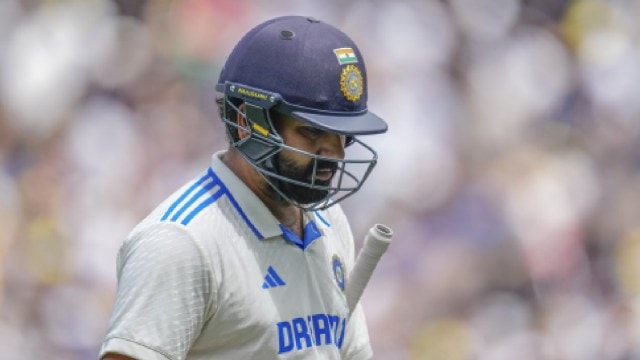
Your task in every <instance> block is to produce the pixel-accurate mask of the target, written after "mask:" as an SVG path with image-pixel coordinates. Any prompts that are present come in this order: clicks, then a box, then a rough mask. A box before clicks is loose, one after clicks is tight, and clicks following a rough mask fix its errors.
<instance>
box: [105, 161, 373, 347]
mask: <svg viewBox="0 0 640 360" xmlns="http://www.w3.org/2000/svg"><path fill="white" fill-rule="evenodd" d="M221 154H222V153H217V154H214V156H213V160H212V165H211V169H209V170H208V171H207V172H205V174H203V177H201V178H199V179H195V180H194V181H192V182H191V183H189V184H187V185H185V186H184V187H183V188H182V189H180V190H179V191H177V192H176V193H174V194H173V195H172V196H170V197H169V198H168V199H167V200H166V201H164V202H163V203H162V204H161V205H160V206H159V207H158V208H156V209H155V210H154V211H153V212H152V213H151V214H150V215H149V216H148V217H147V218H146V219H145V220H143V221H142V222H141V223H140V224H139V225H138V226H137V227H136V228H135V229H134V230H133V231H132V232H131V234H130V236H129V237H128V239H127V240H126V241H125V243H124V244H123V245H122V247H121V249H120V252H119V255H118V261H117V270H118V290H117V294H116V302H115V305H114V308H113V313H112V316H111V320H110V324H109V329H108V332H107V335H106V337H105V341H104V343H103V346H102V349H101V352H100V355H101V356H102V355H104V354H106V353H107V352H115V353H122V354H126V355H129V356H131V357H134V358H139V359H163V360H164V359H171V360H177V359H193V360H199V359H340V358H342V359H369V358H371V357H372V351H371V346H370V344H369V336H368V333H367V328H366V322H365V318H364V314H363V312H362V309H361V308H360V307H358V309H357V310H356V312H355V314H354V315H353V316H352V317H351V319H347V317H348V307H347V301H346V298H345V295H344V290H343V289H341V287H340V280H341V279H342V278H341V277H340V276H341V274H340V270H346V271H348V270H349V269H351V268H352V267H353V262H354V246H353V237H352V234H351V230H350V229H349V225H348V223H347V219H346V217H345V216H344V213H343V212H342V210H341V209H340V207H339V205H335V206H333V207H331V208H329V209H328V210H325V211H322V212H318V213H315V212H311V213H307V214H306V215H305V216H306V217H307V219H306V221H307V222H313V223H314V224H315V225H316V227H317V229H318V230H319V232H320V234H321V236H320V237H318V238H316V239H315V240H314V241H312V242H310V243H309V244H308V245H307V246H306V247H305V248H304V250H303V249H302V248H301V247H300V246H298V245H296V244H294V243H293V242H291V241H288V240H286V239H285V237H284V236H283V233H282V230H281V228H280V225H279V223H278V221H277V220H276V219H275V217H273V216H272V215H271V213H270V212H269V211H268V210H267V208H266V207H265V206H264V204H262V202H260V201H259V199H258V198H257V196H256V195H255V194H253V193H252V192H251V191H250V190H249V189H248V188H247V187H246V186H245V185H244V184H243V183H242V182H241V181H240V180H239V179H238V178H237V177H236V176H235V175H234V174H233V173H232V172H231V171H230V170H229V169H228V168H227V167H226V166H225V165H224V164H223V163H222V161H221V160H220V159H219V156H220V155H221ZM211 170H212V171H211ZM208 174H209V176H208ZM211 175H213V176H211ZM199 180H200V182H198V181H199ZM196 183H198V185H197V186H194V184H196ZM189 189H191V191H189ZM203 189H205V190H203ZM185 194H187V195H186V196H185ZM163 218H164V220H163ZM340 264H341V265H340ZM342 266H343V267H344V269H343V268H342ZM270 267H271V268H272V269H269V268H270ZM345 277H346V276H345ZM347 286H348V284H347ZM343 322H345V323H346V324H347V325H346V331H344V335H342V334H343V332H342V327H343V326H342V325H343ZM341 339H342V341H340V340H341ZM340 342H341V344H340V346H337V345H336V343H340Z"/></svg>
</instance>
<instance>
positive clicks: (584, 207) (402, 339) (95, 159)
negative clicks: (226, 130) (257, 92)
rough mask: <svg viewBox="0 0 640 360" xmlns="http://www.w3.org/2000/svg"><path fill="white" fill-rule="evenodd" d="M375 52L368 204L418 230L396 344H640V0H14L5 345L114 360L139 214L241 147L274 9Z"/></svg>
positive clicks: (3, 21)
mask: <svg viewBox="0 0 640 360" xmlns="http://www.w3.org/2000/svg"><path fill="white" fill-rule="evenodd" d="M284 14H302V15H312V16H314V17H316V18H319V19H323V20H325V21H327V22H329V23H332V24H334V25H336V26H338V27H340V28H342V29H343V30H344V31H345V32H347V33H348V34H350V35H351V37H353V38H354V39H355V40H356V42H357V43H358V44H359V46H360V48H361V50H362V52H363V54H364V56H365V59H366V61H367V67H368V72H369V77H370V78H369V81H370V89H369V91H370V102H369V106H370V108H371V109H372V110H374V111H376V112H377V113H378V114H380V115H381V116H382V117H384V118H385V119H386V120H387V121H388V122H389V127H390V131H389V132H388V134H386V135H383V136H375V137H371V138H369V139H367V140H368V141H369V142H370V143H371V144H372V145H373V146H374V147H375V148H376V149H378V150H379V156H380V162H379V165H378V167H377V168H376V170H375V171H374V173H373V175H372V177H371V178H370V180H369V182H368V183H367V184H366V185H365V187H364V188H363V190H362V191H361V192H360V193H358V194H357V195H355V196H353V197H352V198H350V199H348V200H347V201H346V202H345V203H344V207H345V210H346V211H347V212H348V214H349V215H350V216H351V219H352V221H353V230H354V233H355V235H356V238H357V241H358V243H357V246H360V244H361V240H362V238H363V237H364V234H365V232H366V230H367V229H368V227H369V226H370V225H371V224H373V223H376V222H382V223H385V224H387V225H389V226H391V227H392V228H393V229H394V230H395V234H396V235H395V238H394V244H392V246H391V248H390V250H389V251H388V253H387V254H386V256H385V258H383V260H382V263H381V264H380V265H379V268H378V270H377V272H376V274H375V275H374V278H373V280H372V282H371V283H370V286H369V288H368V289H367V291H366V292H365V294H364V298H363V303H364V306H365V309H366V312H367V314H368V319H369V326H370V333H371V340H372V344H373V348H374V351H375V352H376V354H377V357H376V358H379V359H438V360H440V359H446V360H449V359H453V360H455V359H483V360H489V359H491V360H498V359H520V360H523V359H553V360H556V359H557V360H563V359H567V360H568V359H575V360H588V359H594V360H595V359H598V360H601V359H615V360H624V359H637V358H640V340H639V339H640V302H639V299H640V298H639V297H638V294H639V293H640V226H639V225H640V222H639V221H638V216H639V214H640V201H638V200H639V199H640V173H639V168H640V147H639V146H638V138H639V131H640V128H639V125H640V124H639V119H640V61H639V60H640V52H639V47H638V38H639V36H640V23H638V22H637V19H638V17H639V16H640V2H638V1H635V0H627V1H623V0H611V1H596V0H574V1H560V0H558V1H553V0H546V1H544V0H535V1H534V0H531V1H520V0H448V1H436V0H400V1H383V0H378V1H376V0H368V1H365V0H359V1H356V0H354V1H347V0H332V1H312V0H306V1H300V0H295V1H294V0H271V1H257V0H254V1H252V0H183V1H180V2H178V1H168V0H154V1H148V2H146V1H140V0H131V1H126V0H122V1H113V2H110V1H108V0H90V1H38V0H23V1H20V0H3V1H1V2H0V265H1V266H0V358H1V359H41V358H47V359H94V358H95V357H96V353H97V351H98V349H99V346H100V342H101V339H102V336H103V335H104V332H105V327H106V323H107V320H108V316H109V313H110V309H111V305H112V301H113V295H114V290H115V285H116V284H115V261H114V260H115V255H116V251H117V248H118V246H119V244H120V242H121V241H122V240H123V239H124V237H125V236H126V234H127V232H128V231H129V230H130V229H131V227H132V226H133V225H134V224H135V223H136V222H137V221H138V220H139V219H140V218H141V217H142V216H143V215H144V214H146V213H147V212H148V211H149V210H150V209H151V208H152V207H153V206H155V205H156V204H157V202H158V201H159V200H160V199H162V198H164V197H165V196H166V195H167V194H169V193H170V192H171V191H173V190H174V189H175V188H176V187H177V186H178V185H180V184H182V183H183V182H184V181H185V180H186V179H189V178H191V177H192V176H193V175H194V174H196V173H197V172H198V171H200V170H201V169H202V168H203V167H204V166H207V165H208V163H209V157H210V154H211V153H212V152H213V151H214V150H216V149H220V148H222V147H224V146H226V143H225V138H224V135H223V133H222V126H221V124H220V123H219V121H218V118H217V115H216V113H215V106H214V102H213V101H212V100H213V99H212V96H213V95H212V83H213V82H214V81H215V79H216V76H217V73H218V71H219V67H220V64H221V63H223V61H224V57H225V56H226V54H228V52H229V51H230V50H231V47H232V46H233V44H234V43H235V42H236V41H237V40H238V39H239V37H240V36H241V35H242V34H243V33H244V32H245V31H246V30H248V28H249V27H251V26H253V25H255V24H256V23H257V22H259V21H262V20H264V19H266V18H268V17H272V16H276V15H284Z"/></svg>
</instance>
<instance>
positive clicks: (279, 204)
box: [222, 149, 304, 238]
mask: <svg viewBox="0 0 640 360" xmlns="http://www.w3.org/2000/svg"><path fill="white" fill-rule="evenodd" d="M222 162H223V163H224V164H225V165H227V167H228V168H229V169H230V170H231V171H233V173H234V174H235V175H236V176H237V177H238V178H240V180H242V182H244V183H245V185H247V187H249V189H251V191H253V193H254V194H256V195H257V196H258V198H260V200H261V201H262V202H263V203H264V204H265V206H266V207H267V208H268V209H269V211H271V213H272V214H273V216H274V217H275V218H276V219H278V221H280V223H281V224H282V225H284V226H286V227H287V228H289V229H290V230H292V231H293V232H294V233H296V235H298V237H300V238H302V237H303V233H304V230H303V229H304V220H303V216H302V209H300V208H298V207H297V206H294V205H292V204H291V203H289V202H287V201H284V200H282V199H274V197H273V193H272V192H271V191H270V189H269V185H268V184H266V182H265V180H264V178H263V177H262V175H260V174H259V173H258V171H257V170H256V169H254V168H253V167H252V166H251V165H250V164H249V163H247V161H246V160H245V159H244V158H243V157H242V155H240V154H239V153H238V152H237V150H235V149H229V150H228V151H227V152H226V153H225V154H224V155H223V156H222Z"/></svg>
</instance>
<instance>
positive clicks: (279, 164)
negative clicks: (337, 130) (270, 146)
mask: <svg viewBox="0 0 640 360" xmlns="http://www.w3.org/2000/svg"><path fill="white" fill-rule="evenodd" d="M316 162H317V165H316V170H320V169H330V170H331V171H332V172H333V173H334V174H335V172H336V169H337V168H338V164H337V163H336V162H333V161H324V160H316ZM313 163H314V161H313V160H311V161H310V162H309V164H307V165H299V164H297V163H295V162H294V161H293V160H292V159H289V158H287V157H286V155H283V154H282V153H279V154H278V155H277V158H276V161H275V164H274V165H275V169H276V172H277V173H278V174H279V175H281V176H283V177H285V178H289V179H292V180H295V181H299V182H302V183H307V184H309V185H308V186H302V185H297V184H293V183H290V182H287V181H284V180H278V181H277V182H276V184H277V185H278V188H279V190H280V191H282V193H283V194H284V195H285V196H287V197H288V198H289V199H291V200H293V201H295V202H296V203H298V204H303V205H307V204H313V203H316V202H320V201H322V200H324V199H325V198H326V197H327V196H328V195H329V190H326V189H316V188H315V186H320V187H327V186H329V185H331V180H332V179H329V180H319V179H315V183H314V187H312V185H311V179H312V176H313ZM332 178H333V177H332Z"/></svg>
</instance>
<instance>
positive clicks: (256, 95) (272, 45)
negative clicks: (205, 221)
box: [216, 16, 387, 210]
mask: <svg viewBox="0 0 640 360" xmlns="http://www.w3.org/2000/svg"><path fill="white" fill-rule="evenodd" d="M216 88H217V90H218V91H219V92H220V93H222V94H224V99H223V101H221V108H220V113H221V117H222V120H223V121H224V122H225V123H226V125H227V130H228V132H229V139H230V142H231V145H232V146H233V147H235V148H237V149H238V150H239V151H240V153H241V154H242V155H243V156H244V158H245V159H246V160H247V161H248V162H249V163H251V164H252V165H253V167H254V168H255V169H256V170H258V171H259V172H260V173H261V174H262V175H263V176H264V178H265V179H266V180H267V182H268V183H269V184H270V185H271V186H272V187H273V188H274V189H275V190H276V191H277V192H278V194H279V195H280V196H282V197H283V198H285V199H287V200H289V201H290V202H291V203H293V204H295V205H296V206H299V207H301V208H304V209H307V210H312V209H323V208H327V207H329V206H331V205H333V204H335V203H337V202H338V201H340V200H343V199H344V198H346V197H347V196H349V195H351V194H353V193H354V192H356V191H357V190H359V189H360V187H361V186H362V184H363V182H364V180H365V179H366V178H367V177H368V175H369V173H370V172H371V170H372V169H373V167H374V166H375V164H376V161H377V154H376V152H375V151H374V150H373V149H372V148H371V147H369V146H368V145H366V144H365V143H363V142H362V141H360V140H359V139H358V138H357V137H356V136H358V135H370V134H379V133H384V132H386V131H387V124H386V122H385V121H384V120H383V119H381V118H380V117H378V116H377V115H375V114H374V113H372V112H371V111H369V110H368V109H367V73H366V68H365V64H364V59H363V57H362V54H361V53H360V50H359V49H358V47H357V46H356V44H355V43H354V42H353V40H351V39H350V38H349V37H348V36H347V35H346V34H344V33H343V32H342V31H340V30H339V29H337V28H335V27H333V26H331V25H329V24H327V23H325V22H322V21H319V20H316V19H314V18H310V17H303V16H283V17H278V18H274V19H271V20H268V21H265V22H263V23H261V24H259V25H258V26H256V27H254V28H253V29H252V30H250V31H249V32H248V33H247V34H246V35H245V36H244V37H243V38H242V39H241V40H240V41H239V42H238V44H236V46H235V48H234V49H233V51H232V52H231V54H230V55H229V57H228V58H227V60H226V63H225V65H224V68H223V69H222V71H221V73H220V78H219V80H218V84H217V87H216ZM240 104H243V105H242V106H239V105H240ZM274 112H275V113H280V114H284V115H287V116H292V117H294V118H296V119H298V120H300V121H302V122H305V123H308V124H310V125H312V126H313V127H316V128H318V129H320V130H324V131H327V132H332V133H336V134H339V135H344V136H346V137H347V139H348V145H358V146H359V147H361V148H362V149H361V150H360V151H356V153H359V155H360V156H359V157H358V158H345V159H332V158H326V157H322V156H320V155H317V154H310V153H307V152H304V151H302V150H300V149H296V148H293V147H290V146H288V145H287V144H285V143H284V142H283V140H282V138H281V137H280V135H279V134H278V133H277V131H276V130H275V128H274V126H273V115H274ZM238 114H240V115H241V116H243V117H244V118H245V119H246V124H247V126H246V127H241V126H240V125H238V123H237V121H236V116H237V115H238ZM239 128H241V129H242V130H243V131H246V132H247V133H249V134H250V135H249V136H247V137H244V138H243V139H240V138H239V137H238V136H234V133H237V130H238V129H239ZM283 149H288V150H291V151H294V152H298V153H303V154H305V155H307V156H309V157H310V158H311V159H312V160H313V162H314V166H315V164H316V163H317V162H323V163H326V162H331V163H333V164H335V167H336V173H335V175H334V177H333V180H332V181H331V183H323V182H321V181H317V180H316V179H315V176H312V177H311V178H310V179H308V181H300V180H299V179H297V180H296V179H291V178H288V177H286V176H282V175H281V174H280V173H279V171H278V170H277V168H278V166H275V162H277V161H278V156H277V154H278V153H279V152H280V151H282V150H283ZM362 150H364V151H362ZM362 153H365V154H366V155H365V156H364V157H361V156H362ZM314 168H315V167H314ZM282 182H284V183H293V184H295V185H296V186H303V187H307V188H309V189H310V190H316V191H322V192H323V196H322V197H321V198H320V199H315V200H314V201H312V202H311V203H299V202H297V201H296V200H295V199H292V198H291V197H290V196H289V194H287V193H286V191H283V187H282Z"/></svg>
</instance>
